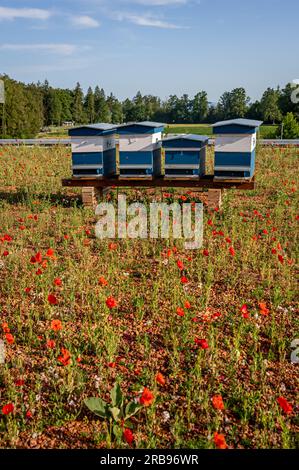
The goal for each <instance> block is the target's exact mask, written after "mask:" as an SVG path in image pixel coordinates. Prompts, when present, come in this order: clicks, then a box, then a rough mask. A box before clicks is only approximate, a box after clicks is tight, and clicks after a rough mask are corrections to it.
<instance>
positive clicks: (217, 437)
mask: <svg viewBox="0 0 299 470" xmlns="http://www.w3.org/2000/svg"><path fill="white" fill-rule="evenodd" d="M214 443H215V446H216V447H217V449H227V444H226V441H225V437H224V435H223V434H218V432H215V433H214Z"/></svg>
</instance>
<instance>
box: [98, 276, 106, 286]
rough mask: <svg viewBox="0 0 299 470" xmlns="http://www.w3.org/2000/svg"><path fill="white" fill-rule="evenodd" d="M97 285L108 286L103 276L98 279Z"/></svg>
mask: <svg viewBox="0 0 299 470" xmlns="http://www.w3.org/2000/svg"><path fill="white" fill-rule="evenodd" d="M99 284H100V286H108V281H107V280H106V279H105V278H104V277H103V276H101V277H100V278H99Z"/></svg>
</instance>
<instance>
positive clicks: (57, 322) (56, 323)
mask: <svg viewBox="0 0 299 470" xmlns="http://www.w3.org/2000/svg"><path fill="white" fill-rule="evenodd" d="M51 328H52V330H53V331H60V330H62V323H61V321H60V320H52V322H51Z"/></svg>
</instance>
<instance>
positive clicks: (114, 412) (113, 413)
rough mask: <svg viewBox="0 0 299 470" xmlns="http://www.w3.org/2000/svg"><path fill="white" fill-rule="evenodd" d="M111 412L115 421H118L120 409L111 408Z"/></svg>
mask: <svg viewBox="0 0 299 470" xmlns="http://www.w3.org/2000/svg"><path fill="white" fill-rule="evenodd" d="M109 411H110V413H111V414H112V416H113V419H114V421H118V419H119V414H120V409H119V408H117V407H116V406H113V407H112V408H109Z"/></svg>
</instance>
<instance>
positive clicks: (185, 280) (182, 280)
mask: <svg viewBox="0 0 299 470" xmlns="http://www.w3.org/2000/svg"><path fill="white" fill-rule="evenodd" d="M187 282H188V279H187V278H186V276H182V277H181V283H182V284H187Z"/></svg>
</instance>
